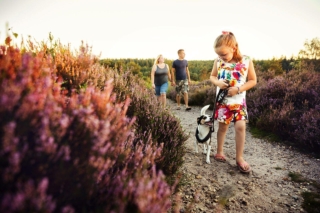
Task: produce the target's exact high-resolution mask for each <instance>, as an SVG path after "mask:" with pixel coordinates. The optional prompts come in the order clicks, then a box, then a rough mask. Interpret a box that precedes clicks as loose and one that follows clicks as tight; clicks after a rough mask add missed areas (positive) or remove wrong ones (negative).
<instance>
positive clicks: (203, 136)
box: [194, 105, 213, 163]
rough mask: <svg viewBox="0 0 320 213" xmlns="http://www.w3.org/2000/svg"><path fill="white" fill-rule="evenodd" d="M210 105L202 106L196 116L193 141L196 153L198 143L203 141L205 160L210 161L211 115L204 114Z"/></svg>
mask: <svg viewBox="0 0 320 213" xmlns="http://www.w3.org/2000/svg"><path fill="white" fill-rule="evenodd" d="M209 106H210V105H206V106H204V107H202V109H201V112H200V117H198V118H197V123H198V126H197V129H196V134H195V136H196V140H195V142H194V145H195V152H196V153H198V152H199V151H198V143H203V153H204V154H207V157H206V162H207V163H211V162H210V150H211V133H212V131H211V130H212V129H211V127H212V125H213V122H212V116H211V115H207V114H206V110H207V109H208V108H209Z"/></svg>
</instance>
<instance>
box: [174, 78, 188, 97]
mask: <svg viewBox="0 0 320 213" xmlns="http://www.w3.org/2000/svg"><path fill="white" fill-rule="evenodd" d="M188 91H189V85H188V80H187V79H186V80H177V82H176V92H177V94H178V95H183V94H184V93H187V92H188Z"/></svg>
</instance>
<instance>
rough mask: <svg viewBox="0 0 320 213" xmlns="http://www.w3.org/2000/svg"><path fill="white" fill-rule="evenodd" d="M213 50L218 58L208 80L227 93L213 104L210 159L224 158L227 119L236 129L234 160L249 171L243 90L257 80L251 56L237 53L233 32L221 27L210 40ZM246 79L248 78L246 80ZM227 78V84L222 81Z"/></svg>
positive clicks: (244, 92) (253, 84)
mask: <svg viewBox="0 0 320 213" xmlns="http://www.w3.org/2000/svg"><path fill="white" fill-rule="evenodd" d="M214 50H215V52H216V53H217V54H218V58H217V59H216V60H215V61H214V64H213V68H212V72H211V76H210V80H211V82H212V83H213V84H214V85H215V86H217V92H216V94H218V92H219V90H220V89H227V90H228V93H227V96H226V97H225V99H224V101H223V102H222V103H221V104H219V103H218V104H217V105H216V109H215V112H214V113H215V116H214V117H215V119H216V120H218V121H219V129H218V132H217V142H218V144H217V154H216V155H215V156H214V159H216V160H218V161H226V158H225V155H224V154H223V144H224V140H225V136H226V132H227V130H228V126H229V124H230V122H231V121H233V122H234V128H235V132H236V137H235V140H236V164H237V166H238V168H239V170H240V171H241V172H246V173H247V172H250V171H251V168H250V165H249V164H248V163H247V162H246V161H245V160H244V159H243V150H244V143H245V130H246V121H247V120H248V116H247V109H246V108H247V106H246V91H247V90H249V89H250V88H252V87H254V86H255V85H256V83H257V77H256V72H255V70H254V67H253V63H252V60H250V58H249V57H248V56H246V55H241V53H240V50H239V47H238V43H237V40H236V38H235V36H234V34H233V33H231V32H225V31H223V32H222V34H221V35H220V36H218V37H217V39H216V40H215V42H214ZM246 79H248V80H247V81H246ZM226 80H229V84H227V83H226Z"/></svg>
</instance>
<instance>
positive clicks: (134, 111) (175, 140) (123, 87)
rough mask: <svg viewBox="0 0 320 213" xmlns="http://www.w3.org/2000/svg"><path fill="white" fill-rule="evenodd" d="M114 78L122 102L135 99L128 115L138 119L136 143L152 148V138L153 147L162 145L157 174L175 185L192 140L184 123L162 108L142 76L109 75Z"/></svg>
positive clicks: (128, 73) (125, 73)
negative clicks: (189, 139) (184, 127)
mask: <svg viewBox="0 0 320 213" xmlns="http://www.w3.org/2000/svg"><path fill="white" fill-rule="evenodd" d="M110 74H112V75H114V79H115V80H114V87H115V88H114V90H115V91H116V92H117V94H119V96H121V97H122V99H125V98H126V97H127V96H129V97H130V98H131V104H130V105H129V106H128V112H127V115H128V116H129V117H135V118H136V121H135V123H134V126H135V128H134V129H135V134H136V135H137V138H136V139H135V141H134V143H135V144H136V143H141V142H142V143H143V144H148V143H149V142H148V140H149V139H148V136H149V135H150V137H151V138H152V141H153V142H154V143H155V144H153V145H157V146H160V145H161V144H162V146H163V148H162V153H161V156H160V157H159V158H157V159H156V166H157V170H162V171H163V173H164V174H165V175H166V176H167V179H168V180H169V179H170V180H169V182H170V183H173V182H174V181H173V182H172V177H176V175H177V174H178V173H177V172H178V171H179V168H180V167H181V166H182V164H183V156H184V155H185V151H186V148H185V141H186V140H187V138H188V136H187V135H186V134H185V133H184V132H183V130H182V128H181V125H180V121H179V120H178V119H177V118H175V117H174V116H172V115H170V114H169V113H168V112H167V111H165V110H163V109H162V108H161V106H160V103H159V102H158V101H157V99H156V96H155V94H154V92H153V90H150V89H147V88H146V87H145V86H144V82H143V80H142V79H139V77H138V76H134V75H132V74H131V73H130V72H124V73H122V72H119V73H117V74H114V72H109V73H108V74H107V75H110ZM110 77H111V76H110ZM119 98H120V97H119Z"/></svg>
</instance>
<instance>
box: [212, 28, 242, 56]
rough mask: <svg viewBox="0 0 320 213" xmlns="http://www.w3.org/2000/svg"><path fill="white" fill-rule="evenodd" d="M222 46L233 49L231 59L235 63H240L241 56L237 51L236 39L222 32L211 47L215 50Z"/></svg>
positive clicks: (229, 33)
mask: <svg viewBox="0 0 320 213" xmlns="http://www.w3.org/2000/svg"><path fill="white" fill-rule="evenodd" d="M222 45H226V46H228V47H231V48H235V51H234V53H233V59H234V60H235V61H237V62H239V61H241V59H242V55H241V53H240V50H239V45H238V42H237V40H236V37H235V36H234V34H233V33H232V32H222V34H221V35H219V36H218V37H217V38H216V40H215V42H214V45H213V47H214V48H215V49H216V48H218V47H221V46H222Z"/></svg>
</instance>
